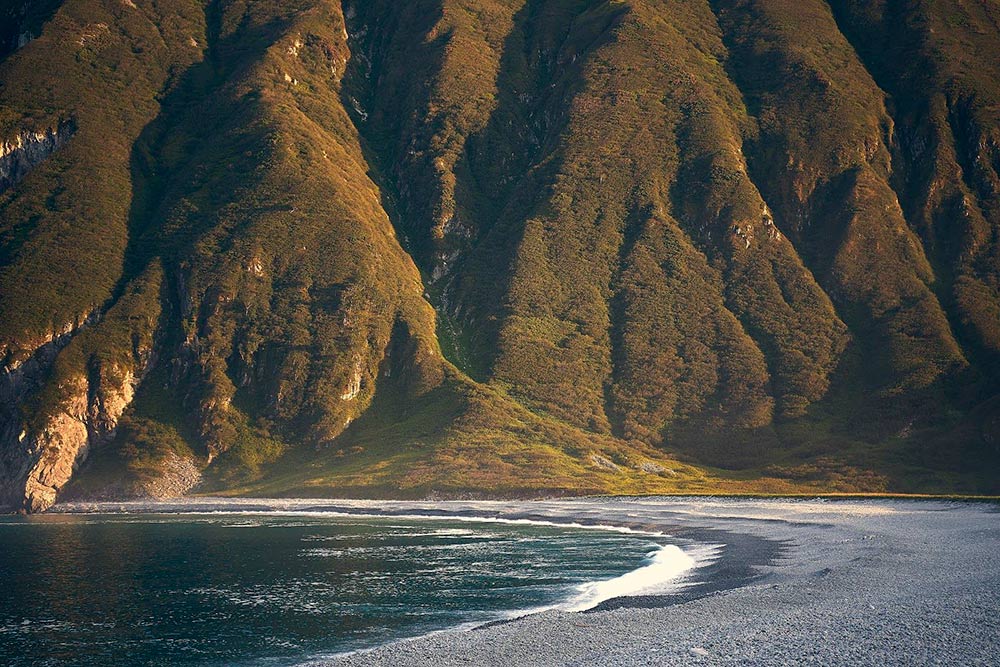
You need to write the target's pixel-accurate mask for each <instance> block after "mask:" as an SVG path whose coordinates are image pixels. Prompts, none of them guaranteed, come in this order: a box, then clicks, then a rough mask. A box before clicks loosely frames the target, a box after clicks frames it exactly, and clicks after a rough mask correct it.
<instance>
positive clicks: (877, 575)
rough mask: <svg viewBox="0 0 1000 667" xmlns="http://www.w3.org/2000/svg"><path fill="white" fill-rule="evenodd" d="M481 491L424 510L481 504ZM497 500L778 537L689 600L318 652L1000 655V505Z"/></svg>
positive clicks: (637, 661) (480, 661)
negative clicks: (747, 567)
mask: <svg viewBox="0 0 1000 667" xmlns="http://www.w3.org/2000/svg"><path fill="white" fill-rule="evenodd" d="M484 505H487V504H483V503H434V504H427V505H426V506H425V507H424V509H427V510H431V509H433V510H435V511H440V510H441V509H442V507H444V508H447V509H448V510H449V511H455V512H468V511H475V510H478V511H480V512H482V511H484V510H486V509H488V505H487V506H486V507H484ZM473 506H474V507H473ZM419 507H420V505H419V504H414V505H411V506H410V509H418V508H419ZM501 507H502V509H500V508H501ZM496 514H500V515H508V516H509V515H524V514H530V515H531V516H534V517H538V518H542V517H548V518H550V519H552V520H555V521H578V522H589V521H598V520H599V521H600V522H606V523H611V524H619V525H630V526H636V525H644V526H647V527H655V526H662V527H663V528H665V529H667V530H671V531H675V532H680V533H682V534H683V533H684V531H694V532H698V531H709V533H710V532H711V531H726V532H728V533H731V534H733V535H742V536H750V537H753V538H759V539H761V540H762V541H761V544H768V543H770V544H775V543H778V544H780V545H781V549H780V554H779V555H778V556H777V557H776V558H770V559H769V560H770V564H760V565H756V566H754V567H753V570H754V573H752V574H751V575H750V576H749V577H744V578H742V579H740V578H739V577H737V578H736V579H737V580H733V581H730V582H729V583H730V584H731V585H735V586H736V587H728V588H727V587H725V586H723V587H722V588H723V590H715V591H711V590H710V591H709V592H707V593H704V594H700V595H698V594H695V595H689V596H687V597H686V599H681V600H676V599H674V600H671V598H670V597H665V598H663V599H655V598H654V599H649V598H640V599H636V600H631V599H622V600H620V601H619V602H621V603H624V606H619V607H618V608H614V609H607V610H598V611H592V612H587V613H566V612H544V613H540V614H535V615H532V616H528V617H524V618H521V619H518V620H516V621H513V622H509V623H504V624H497V625H492V626H489V627H485V628H480V629H476V630H472V631H464V632H445V633H440V634H436V635H432V636H429V637H423V638H420V639H416V640H411V641H406V642H401V643H396V644H392V645H388V646H384V647H381V648H379V649H376V650H373V651H369V652H365V653H357V654H353V655H349V656H345V657H342V658H337V659H334V660H329V661H326V662H324V663H320V664H323V665H345V666H346V665H358V666H360V665H393V666H400V667H402V666H406V665H435V666H444V665H504V666H514V665H538V666H539V667H541V666H552V665H688V664H690V665H709V664H719V665H732V664H738V665H797V664H816V665H931V664H945V665H998V664H1000V512H998V508H997V507H996V506H995V505H989V504H977V503H958V502H938V501H903V500H858V501H854V500H837V501H823V500H815V501H796V500H732V499H702V498H644V499H607V500H603V499H602V500H565V501H551V502H533V503H503V504H500V505H498V506H497V508H496ZM701 534H704V533H701ZM736 543H739V541H738V540H737V541H736ZM759 550H760V549H759V548H758V549H756V551H759ZM749 551H750V552H753V551H755V549H754V548H752V547H751V548H750V550H749ZM748 555H749V556H750V557H753V555H754V554H753V553H749V554H748ZM757 555H759V554H757ZM772 555H773V554H772ZM731 567H732V565H730V568H731ZM709 588H711V587H709ZM703 590H704V589H703ZM651 605H652V606H651ZM657 605H659V606H657ZM663 605H666V606H663ZM605 606H615V605H607V604H606V605H605Z"/></svg>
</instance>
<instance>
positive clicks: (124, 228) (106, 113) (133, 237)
mask: <svg viewBox="0 0 1000 667" xmlns="http://www.w3.org/2000/svg"><path fill="white" fill-rule="evenodd" d="M42 4H44V5H45V6H44V7H43V6H42ZM8 5H9V7H8ZM3 11H4V12H5V14H4V15H9V16H11V17H14V18H15V19H16V21H18V22H19V23H18V25H17V27H15V28H12V29H11V30H10V31H9V32H10V34H11V36H14V37H10V39H7V38H5V39H6V41H7V42H9V43H8V44H7V46H6V47H5V48H6V50H5V51H3V52H2V54H3V55H2V58H3V59H2V60H0V141H3V142H6V143H5V144H4V151H3V156H2V157H0V187H2V189H3V191H2V192H0V354H2V355H3V356H2V359H3V364H4V367H5V373H4V379H3V386H2V387H0V393H2V394H3V396H2V398H3V399H4V405H5V407H4V409H3V411H2V415H0V421H2V425H0V426H2V429H0V430H2V433H0V436H2V446H0V488H2V491H3V496H4V499H3V500H4V502H5V503H6V504H8V505H12V506H23V507H26V508H28V509H43V508H44V507H46V506H47V505H49V504H51V502H53V501H55V500H56V499H57V498H58V497H60V496H72V497H81V496H88V497H95V496H97V497H101V496H105V497H108V496H114V497H117V496H127V495H152V496H162V495H171V494H176V493H184V492H189V491H192V490H194V491H203V492H212V493H220V492H225V493H246V494H258V495H260V494H267V495H282V494H294V495H352V496H358V495H371V496H405V497H416V496H427V495H433V494H444V495H456V494H474V495H493V496H511V495H525V494H542V493H659V492H799V491H802V492H807V491H808V492H812V491H821V490H823V491H847V492H855V491H872V492H883V491H907V492H973V493H985V492H996V490H997V484H998V479H1000V477H998V475H997V469H998V464H1000V386H998V380H1000V176H998V174H1000V122H998V120H1000V99H998V97H1000V88H998V87H997V84H996V82H997V81H998V80H1000V76H998V75H1000V72H998V71H997V69H998V68H1000V65H998V63H1000V38H998V29H997V28H998V25H1000V11H998V10H997V9H996V8H995V7H994V6H993V5H990V4H989V3H981V4H969V3H961V2H957V1H956V2H949V1H941V2H933V3H932V2H924V3H921V2H916V3H908V4H907V5H905V6H903V5H900V4H899V3H878V2H876V3H871V2H863V3H862V2H858V3H853V2H849V1H840V0H833V1H831V2H826V1H825V0H804V1H803V0H795V1H792V0H787V1H786V0H767V1H759V2H738V1H735V0H698V1H697V2H690V1H684V2H681V1H679V0H676V1H675V0H659V1H655V0H632V1H630V2H618V1H610V2H609V1H597V0H586V1H584V0H435V1H424V0H421V1H419V2H407V3H399V2H389V1H383V0H367V1H365V2H360V1H359V2H343V3H340V2H334V1H330V0H295V1H293V2H277V1H266V0H257V1H250V0H242V1H239V0H211V1H210V2H207V3H205V2H196V1H195V0H158V1H157V2H155V3H153V2H145V1H144V0H132V1H130V0H63V1H62V2H61V3H57V2H51V3H41V4H40V5H38V6H36V7H34V8H32V9H31V10H30V11H29V10H28V9H27V5H24V4H23V3H20V2H9V3H4V5H3ZM22 23H23V26H22V25H21V24H22ZM29 24H30V25H29ZM22 27H23V29H22ZM20 35H27V37H26V38H24V39H21V38H20V37H19V36H20ZM29 37H30V38H31V39H28V38H29Z"/></svg>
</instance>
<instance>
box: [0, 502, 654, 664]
mask: <svg viewBox="0 0 1000 667" xmlns="http://www.w3.org/2000/svg"><path fill="white" fill-rule="evenodd" d="M659 542H662V540H659ZM658 547H659V543H658V542H657V541H653V540H652V539H650V538H647V537H643V536H636V535H626V534H616V533H611V532H603V531H595V530H582V529H563V528H555V527H545V526H520V525H519V526H512V525H507V524H497V523H466V522H456V521H448V520H437V519H434V520H428V519H412V520H411V519H398V518H371V519H369V518H353V517H352V518H348V517H336V516H329V515H328V516H288V515H239V514H236V515H44V516H35V517H27V518H25V517H0V665H11V666H15V665H32V666H41V665H223V664H224V665H232V664H238V665H286V664H296V663H299V662H302V661H305V660H308V659H309V658H311V657H317V656H323V655H331V654H335V653H339V652H344V651H349V650H354V649H359V648H365V647H370V646H375V645H379V644H382V643H385V642H387V641H391V640H393V639H398V638H402V637H409V636H416V635H421V634H424V633H427V632H430V631H433V630H438V629H443V628H449V627H454V626H457V625H460V624H463V623H469V622H485V621H489V620H492V619H496V618H503V617H506V616H509V615H510V613H511V612H513V611H516V610H526V609H532V608H537V607H543V606H547V605H552V604H556V603H560V602H565V601H567V600H571V599H574V597H575V596H579V595H580V589H581V584H583V582H587V581H594V580H608V579H613V578H615V577H618V576H620V575H622V574H624V573H626V572H629V571H631V570H635V569H636V568H638V567H639V566H640V565H642V564H643V563H644V562H645V561H644V559H646V558H647V556H649V555H650V553H651V552H653V551H655V550H656V549H657V548H658Z"/></svg>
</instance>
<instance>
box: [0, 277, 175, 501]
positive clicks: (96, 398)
mask: <svg viewBox="0 0 1000 667" xmlns="http://www.w3.org/2000/svg"><path fill="white" fill-rule="evenodd" d="M161 281H162V270H161V269H160V267H159V265H158V264H157V265H153V266H151V267H149V268H148V269H147V270H146V271H145V272H144V273H143V274H141V275H140V276H139V277H138V278H137V279H136V280H135V281H133V283H132V284H131V285H130V286H129V287H128V289H126V291H125V293H124V294H123V295H122V296H121V297H120V298H119V299H118V301H117V303H115V305H114V306H113V307H112V308H111V309H110V310H109V311H108V313H107V315H106V317H105V318H104V319H103V320H102V321H101V323H100V324H98V325H95V326H93V327H88V328H87V329H85V330H83V331H81V332H80V333H78V334H77V335H76V336H75V337H73V339H72V340H71V341H70V342H69V344H68V345H66V346H65V347H64V348H63V349H62V350H61V351H59V352H58V354H57V355H56V357H55V361H54V363H53V364H52V369H51V371H50V372H49V373H48V378H47V380H46V381H45V382H44V383H43V384H42V385H41V386H40V387H39V388H37V389H36V390H35V391H30V389H31V387H27V386H23V385H22V387H20V390H21V395H20V396H16V397H14V398H15V399H16V400H17V403H21V404H24V403H25V402H28V401H30V402H31V403H32V404H33V405H34V406H36V412H35V414H33V415H30V417H29V418H27V419H24V418H23V417H21V418H19V417H20V414H19V413H17V412H11V413H9V414H7V415H5V416H6V417H7V419H6V420H5V423H4V425H3V428H2V433H0V435H2V436H3V441H2V442H0V445H2V447H0V504H4V503H3V502H2V501H3V500H4V499H5V501H6V502H5V504H7V505H10V506H13V507H15V508H19V509H24V510H27V511H30V512H39V511H43V510H45V509H47V508H48V507H50V506H51V505H52V504H53V503H54V502H55V501H56V497H57V495H58V493H59V491H60V489H62V488H63V487H64V486H65V485H66V484H67V483H68V482H69V481H70V479H71V478H72V476H73V473H74V472H75V471H76V470H77V468H79V466H80V465H81V464H82V463H83V462H84V461H85V460H86V459H87V457H88V455H89V454H90V452H91V451H92V450H93V449H94V448H95V447H99V446H101V445H103V444H105V443H106V442H108V441H109V440H110V439H111V438H112V437H113V436H114V434H115V431H116V429H117V427H118V422H119V420H120V419H121V417H122V415H123V414H124V413H125V410H126V409H127V408H128V407H129V405H131V403H132V399H133V398H134V397H135V392H136V390H137V388H138V387H139V384H140V383H141V382H142V379H143V377H144V376H145V374H146V372H147V371H148V370H149V369H150V368H151V367H152V365H153V363H154V362H155V359H156V355H155V353H154V333H155V331H156V328H157V325H158V321H159V318H160V302H159V299H160V286H161ZM23 370H24V369H23V367H22V368H20V369H19V371H23ZM15 405H16V403H15ZM4 497H5V498H4Z"/></svg>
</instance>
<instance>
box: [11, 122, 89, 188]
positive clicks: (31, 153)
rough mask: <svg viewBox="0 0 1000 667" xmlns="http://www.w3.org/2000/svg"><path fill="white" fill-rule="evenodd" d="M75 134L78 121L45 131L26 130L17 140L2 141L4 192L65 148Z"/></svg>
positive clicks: (63, 123) (16, 137) (19, 134)
mask: <svg viewBox="0 0 1000 667" xmlns="http://www.w3.org/2000/svg"><path fill="white" fill-rule="evenodd" d="M74 131H75V124H74V122H73V121H71V120H67V121H63V122H61V123H59V124H58V125H57V126H56V127H50V128H48V129H47V130H43V131H41V132H32V131H28V130H24V131H21V132H20V133H18V134H17V135H16V136H15V137H14V138H13V139H8V140H6V141H3V142H0V193H2V192H3V191H4V190H6V189H7V188H9V187H11V186H12V185H14V184H15V183H17V182H18V181H19V180H21V179H22V178H24V177H25V175H27V173H28V172H29V171H31V169H32V168H34V167H35V166H36V165H38V164H40V163H41V162H42V160H44V159H45V158H47V157H48V156H49V155H50V154H52V152H53V151H55V150H57V149H58V148H60V147H62V145H63V144H65V143H66V142H67V141H69V138H70V137H71V136H73V132H74Z"/></svg>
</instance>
